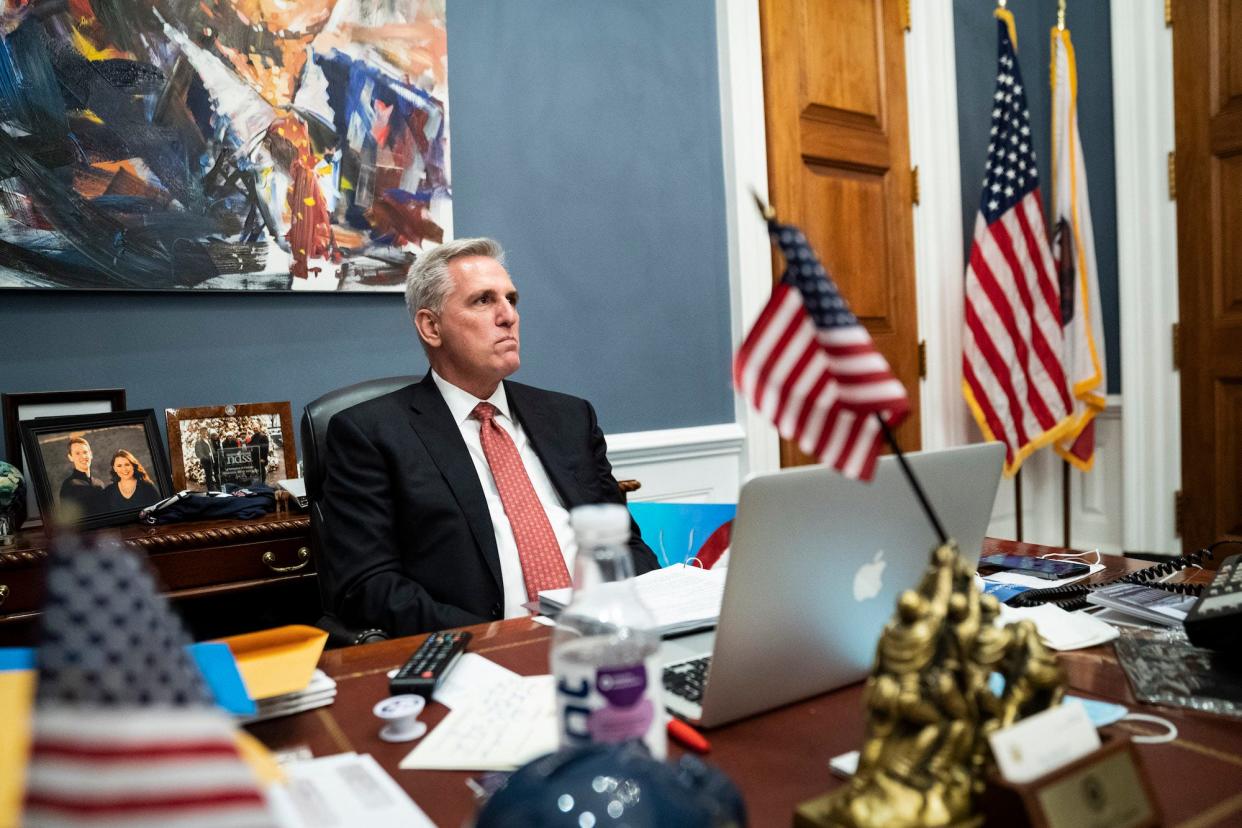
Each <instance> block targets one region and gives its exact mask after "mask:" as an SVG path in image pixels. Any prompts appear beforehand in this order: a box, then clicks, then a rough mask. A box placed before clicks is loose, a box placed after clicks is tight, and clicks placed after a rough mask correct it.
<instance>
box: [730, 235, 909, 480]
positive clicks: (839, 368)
mask: <svg viewBox="0 0 1242 828" xmlns="http://www.w3.org/2000/svg"><path fill="white" fill-rule="evenodd" d="M768 232H769V234H770V235H771V236H772V238H773V239H774V240H775V241H776V243H777V244H778V245H779V246H780V249H781V253H782V254H783V255H784V257H785V264H786V268H785V273H784V275H782V276H781V280H780V282H779V283H778V284H777V285H776V287H775V288H773V290H772V298H771V299H769V300H768V304H767V306H766V307H765V308H764V309H763V312H762V313H760V315H759V318H758V319H757V320H756V321H755V325H754V327H753V328H751V330H750V333H749V334H747V335H746V339H745V341H743V342H742V346H741V347H740V348H739V349H738V352H737V357H736V358H735V359H734V361H733V384H734V385H735V386H736V387H737V388H738V390H739V391H741V392H742V394H743V395H745V397H746V398H747V399H748V400H750V402H751V404H752V405H754V406H755V408H757V409H758V410H759V411H761V412H762V413H763V414H764V415H766V416H767V417H768V418H769V419H771V420H772V422H773V423H775V424H776V429H777V431H778V432H780V435H781V436H782V437H784V438H785V439H787V440H792V441H794V442H795V443H797V445H798V447H799V448H800V449H802V450H803V451H804V452H806V453H807V454H809V455H811V456H813V457H816V458H817V459H819V461H820V462H822V463H826V464H827V465H830V466H832V467H833V468H835V469H836V470H837V471H839V472H841V473H842V474H844V475H845V476H846V477H852V478H854V479H858V480H870V479H871V477H872V475H873V474H874V473H875V462H876V458H877V457H878V456H879V453H880V448H881V445H882V443H883V440H884V434H883V429H882V428H881V426H880V423H879V422H878V421H877V420H876V416H875V415H879V416H881V417H883V418H884V421H885V422H886V423H887V424H888V425H889V426H890V427H892V428H896V427H897V425H898V424H900V423H901V421H902V420H903V419H905V416H906V414H907V412H908V411H909V408H910V402H909V399H908V398H907V397H906V389H905V386H903V385H902V384H901V382H900V381H899V380H898V379H897V378H896V377H894V376H893V372H892V370H891V369H890V368H889V366H888V362H887V361H885V359H884V357H883V356H882V355H881V354H880V352H879V351H877V350H876V349H875V345H874V344H873V343H872V342H871V337H870V335H868V333H867V329H866V328H864V327H863V326H862V325H861V324H860V323H859V321H858V319H857V318H855V316H854V314H852V313H851V312H850V309H849V306H847V305H846V304H845V300H844V299H843V298H841V294H840V293H838V292H837V286H836V285H834V284H833V283H832V279H830V278H829V277H828V274H827V273H826V272H825V271H824V268H823V265H821V264H820V263H819V259H818V258H816V256H815V253H814V251H812V250H811V247H810V245H809V244H807V241H806V237H805V236H803V235H802V232H801V231H800V230H798V229H797V228H796V227H791V226H788V225H782V224H777V223H776V222H775V221H769V222H768Z"/></svg>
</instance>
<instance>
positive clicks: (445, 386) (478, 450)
mask: <svg viewBox="0 0 1242 828" xmlns="http://www.w3.org/2000/svg"><path fill="white" fill-rule="evenodd" d="M431 379H432V381H433V382H435V384H436V387H437V388H439V389H440V395H441V396H442V397H444V402H446V403H448V407H449V411H450V412H452V414H453V419H454V421H456V423H457V427H458V429H460V430H461V436H462V439H463V440H465V441H466V449H467V450H468V451H469V452H470V459H471V460H472V461H473V462H474V471H475V473H476V474H478V476H479V484H480V485H481V486H482V487H483V496H484V497H485V498H486V499H487V511H488V513H489V514H490V515H491V517H492V530H493V533H494V534H495V535H496V552H497V553H498V554H499V555H500V576H501V579H502V580H503V582H504V588H505V589H504V592H505V594H504V604H505V618H517V617H521V616H526V615H529V614H530V613H529V612H528V611H527V610H526V609H524V608H523V607H522V604H525V603H527V602H528V601H530V600H534V596H531V597H530V598H527V597H526V581H525V580H524V579H523V577H522V562H521V559H520V558H519V557H518V550H517V541H516V540H515V539H514V537H513V527H512V526H510V525H509V518H508V516H507V515H505V507H504V504H503V503H501V501H500V491H499V490H498V489H497V488H496V480H495V478H493V477H492V469H491V466H489V465H488V464H487V457H486V456H485V455H484V454H483V442H482V440H481V439H480V437H479V428H480V426H481V425H482V423H480V422H479V421H478V420H476V419H474V418H473V417H471V416H470V414H471V412H473V411H474V408H475V406H477V405H478V404H479V403H481V402H488V403H491V404H492V405H494V406H496V410H497V411H498V412H499V413H498V414H497V415H496V417H495V422H496V424H497V425H499V426H500V427H501V428H503V429H504V430H505V431H506V432H507V433H508V435H509V436H510V437H512V438H513V444H514V445H515V446H516V447H517V450H518V455H519V456H520V457H521V458H522V465H524V466H525V467H526V475H527V477H529V478H530V482H531V485H532V486H534V488H535V494H536V495H537V496H538V497H539V502H540V503H542V504H543V510H544V511H545V512H546V513H547V515H548V522H549V523H551V524H552V531H553V532H554V533H555V534H556V540H557V542H558V543H559V544H560V545H561V554H562V555H563V556H564V557H565V567H566V569H568V570H569V574H570V576H571V577H572V576H573V571H574V554H575V553H576V552H577V550H578V544H577V542H576V541H575V540H574V531H573V527H571V526H570V525H569V512H568V511H566V509H565V503H564V501H562V500H561V496H560V495H559V494H557V491H556V489H555V488H554V487H553V486H552V481H551V479H549V477H548V472H547V470H546V469H544V467H543V463H542V462H541V461H540V460H539V455H537V454H535V450H534V449H533V448H531V445H530V441H529V440H528V439H527V438H526V432H525V431H524V430H523V428H522V425H521V423H519V422H517V421H516V420H515V419H513V415H512V414H511V413H510V412H509V398H508V397H507V396H506V395H505V385H504V383H503V382H502V383H500V384H499V385H497V386H496V392H495V393H494V394H492V396H491V397H489V398H488V399H486V400H481V399H479V398H478V397H476V396H474V395H473V394H471V393H470V392H468V391H463V390H462V389H460V388H458V387H457V386H456V385H453V384H452V383H451V382H449V381H448V380H446V379H445V378H444V377H442V376H440V375H439V374H437V373H436V372H435V371H432V372H431Z"/></svg>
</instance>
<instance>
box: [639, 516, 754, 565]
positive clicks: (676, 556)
mask: <svg viewBox="0 0 1242 828" xmlns="http://www.w3.org/2000/svg"><path fill="white" fill-rule="evenodd" d="M629 507H630V514H631V515H633V516H634V521H635V522H636V523H637V524H638V528H639V529H640V530H641V531H642V533H643V540H644V541H646V542H647V545H648V546H650V547H651V549H652V551H654V552H655V554H656V558H657V559H658V560H659V561H660V566H671V565H673V564H679V563H685V562H686V561H687V560H689V559H690V558H693V557H694V556H695V554H696V553H697V552H698V551H699V549H700V548H701V547H702V546H703V542H704V541H706V540H707V539H708V537H709V536H711V534H712V532H715V531H716V530H717V529H719V528H720V527H721V526H722V525H723V524H724V523H726V522H727V521H730V520H733V516H734V515H735V514H737V504H735V503H631V504H629Z"/></svg>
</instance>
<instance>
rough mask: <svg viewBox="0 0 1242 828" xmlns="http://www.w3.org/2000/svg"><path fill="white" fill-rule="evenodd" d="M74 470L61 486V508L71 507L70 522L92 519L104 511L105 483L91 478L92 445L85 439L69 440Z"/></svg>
mask: <svg viewBox="0 0 1242 828" xmlns="http://www.w3.org/2000/svg"><path fill="white" fill-rule="evenodd" d="M66 457H67V458H68V460H69V463H70V465H72V466H73V470H72V471H70V472H69V476H68V477H66V478H65V479H64V481H63V482H61V484H60V508H61V509H65V508H66V507H70V508H71V509H72V510H73V514H72V515H71V516H70V520H80V519H81V518H84V517H90V516H91V515H94V514H96V513H98V512H100V511H102V510H103V507H104V499H103V490H104V484H103V481H102V480H100V479H99V478H97V477H92V476H91V461H92V460H93V459H94V455H93V454H92V453H91V444H90V443H88V442H87V441H86V438H85V437H73V438H71V439H70V440H69V453H68V454H67V455H66Z"/></svg>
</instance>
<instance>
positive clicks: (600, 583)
mask: <svg viewBox="0 0 1242 828" xmlns="http://www.w3.org/2000/svg"><path fill="white" fill-rule="evenodd" d="M570 522H571V523H572V524H573V527H574V533H575V535H576V536H577V540H578V554H577V559H576V562H575V564H574V592H573V598H572V599H571V600H570V602H569V605H568V606H567V607H565V609H564V610H563V611H562V612H561V614H560V616H559V617H558V618H557V619H556V630H555V631H554V632H553V634H552V673H553V675H555V676H556V705H557V714H558V716H559V721H560V730H561V746H562V747H572V746H577V745H585V744H592V743H598V742H626V741H631V740H636V739H637V740H641V741H642V742H643V743H644V744H645V745H646V746H647V749H648V750H649V751H650V752H651V755H652V756H654V757H655V758H657V759H663V758H664V757H665V754H666V753H667V749H668V746H667V737H666V734H665V729H664V728H665V714H664V698H663V694H664V687H663V681H662V678H663V676H662V668H661V665H660V662H659V658H658V656H657V652H658V650H659V648H660V636H659V634H658V633H656V632H655V631H654V627H655V622H654V621H653V620H652V618H651V613H650V612H649V611H648V610H647V608H646V607H645V606H643V604H642V602H641V601H640V600H639V599H638V594H637V592H636V591H635V589H634V580H633V575H634V562H633V560H632V559H631V557H630V550H629V546H628V543H629V539H630V514H629V510H628V509H626V508H625V507H624V506H621V505H617V504H611V503H608V504H600V505H597V506H579V507H577V508H576V509H574V510H573V511H572V512H571V513H570Z"/></svg>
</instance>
